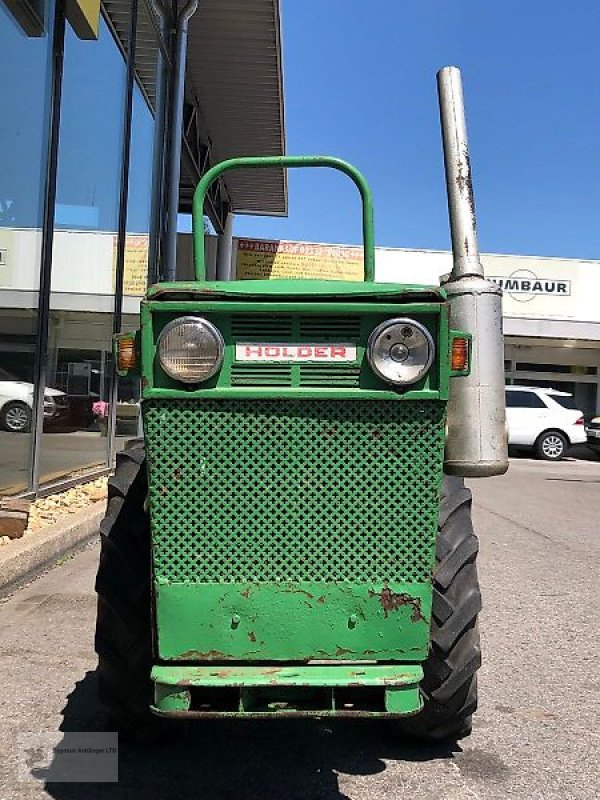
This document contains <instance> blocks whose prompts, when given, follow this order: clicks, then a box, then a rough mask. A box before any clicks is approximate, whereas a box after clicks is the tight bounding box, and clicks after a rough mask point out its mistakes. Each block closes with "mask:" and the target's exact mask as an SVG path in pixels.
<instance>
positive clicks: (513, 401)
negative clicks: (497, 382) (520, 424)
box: [506, 391, 546, 408]
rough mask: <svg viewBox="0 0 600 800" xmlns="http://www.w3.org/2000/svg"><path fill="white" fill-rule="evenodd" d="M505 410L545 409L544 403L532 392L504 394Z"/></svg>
mask: <svg viewBox="0 0 600 800" xmlns="http://www.w3.org/2000/svg"><path fill="white" fill-rule="evenodd" d="M506 407H507V408H546V404H545V403H544V401H543V400H542V399H541V398H540V397H539V396H538V395H537V394H535V393H534V392H518V391H517V392H513V391H510V392H506Z"/></svg>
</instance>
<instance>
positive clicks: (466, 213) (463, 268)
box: [437, 67, 508, 477]
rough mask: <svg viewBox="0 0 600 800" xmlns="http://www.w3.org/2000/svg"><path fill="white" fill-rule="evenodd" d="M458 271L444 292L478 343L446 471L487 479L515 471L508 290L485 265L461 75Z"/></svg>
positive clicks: (454, 102) (453, 94)
mask: <svg viewBox="0 0 600 800" xmlns="http://www.w3.org/2000/svg"><path fill="white" fill-rule="evenodd" d="M437 84H438V96H439V103H440V118H441V126H442V139H443V146H444V163H445V168H446V187H447V192H448V212H449V217H450V232H451V236H452V254H453V267H452V272H451V273H450V275H449V276H445V277H444V278H443V279H442V286H443V287H444V288H445V289H446V291H447V293H448V298H449V301H450V319H451V324H452V327H453V328H457V329H459V330H463V331H467V332H468V333H471V334H472V335H473V352H472V356H471V374H470V375H469V376H468V377H466V378H451V379H450V400H449V403H448V436H447V440H446V454H445V460H444V470H445V472H446V473H448V474H449V475H462V476H465V477H485V476H489V475H501V474H502V473H504V472H506V470H507V469H508V446H507V434H506V412H505V400H504V342H503V336H502V290H501V289H500V287H499V286H497V285H496V284H495V283H494V282H493V281H490V280H486V278H485V276H484V271H483V265H482V263H481V260H480V258H479V248H478V245H477V227H476V222H475V201H474V196H473V184H472V180H471V163H470V160H469V145H468V138H467V125H466V120H465V108H464V98H463V89H462V79H461V75H460V70H459V69H458V68H457V67H444V68H443V69H441V70H440V71H439V72H438V74H437Z"/></svg>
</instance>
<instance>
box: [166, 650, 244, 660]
mask: <svg viewBox="0 0 600 800" xmlns="http://www.w3.org/2000/svg"><path fill="white" fill-rule="evenodd" d="M230 658H231V656H229V655H227V653H222V652H221V651H220V650H208V651H207V652H206V653H201V652H200V651H199V650H186V651H185V653H180V654H179V655H178V656H177V659H178V660H179V661H216V660H217V659H218V660H220V661H226V660H227V659H230Z"/></svg>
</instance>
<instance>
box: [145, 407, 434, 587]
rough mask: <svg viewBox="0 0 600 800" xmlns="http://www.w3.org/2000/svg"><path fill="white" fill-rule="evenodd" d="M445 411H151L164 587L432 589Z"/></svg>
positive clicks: (155, 516) (153, 493)
mask: <svg viewBox="0 0 600 800" xmlns="http://www.w3.org/2000/svg"><path fill="white" fill-rule="evenodd" d="M444 405H445V404H444V403H442V402H436V401H432V402H411V401H398V402H385V403H382V402H380V401H376V400H350V401H349V400H337V399H323V400H308V399H299V400H290V399H285V400H277V399H264V400H257V399H254V400H236V399H223V400H202V401H199V400H193V401H186V400H164V401H163V400H152V401H146V402H145V403H144V425H145V433H146V443H147V452H148V462H149V480H150V501H151V512H152V528H153V547H154V568H155V575H156V577H157V579H158V580H163V581H191V582H205V583H231V582H244V581H256V582H261V581H296V582H302V581H354V582H369V583H382V582H383V583H384V582H386V581H390V582H392V581H398V582H400V581H427V580H428V579H429V578H430V574H431V569H432V564H433V553H434V540H435V531H436V521H437V514H438V492H439V484H440V481H441V470H442V454H443V446H444Z"/></svg>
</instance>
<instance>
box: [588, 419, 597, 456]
mask: <svg viewBox="0 0 600 800" xmlns="http://www.w3.org/2000/svg"><path fill="white" fill-rule="evenodd" d="M585 432H586V434H587V443H588V447H591V449H592V450H595V451H597V452H600V417H592V419H591V420H590V421H589V422H588V424H587V425H586V428H585Z"/></svg>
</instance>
